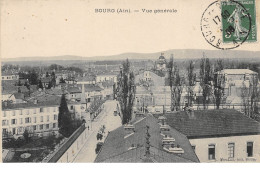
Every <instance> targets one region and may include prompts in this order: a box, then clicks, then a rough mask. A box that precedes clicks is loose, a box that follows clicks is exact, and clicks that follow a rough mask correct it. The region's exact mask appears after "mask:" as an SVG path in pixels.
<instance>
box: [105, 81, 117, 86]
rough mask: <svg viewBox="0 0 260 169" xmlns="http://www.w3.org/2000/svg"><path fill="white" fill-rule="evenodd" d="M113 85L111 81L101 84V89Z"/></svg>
mask: <svg viewBox="0 0 260 169" xmlns="http://www.w3.org/2000/svg"><path fill="white" fill-rule="evenodd" d="M114 84H115V83H114V82H113V81H105V82H102V86H103V87H112V86H113V85H114Z"/></svg>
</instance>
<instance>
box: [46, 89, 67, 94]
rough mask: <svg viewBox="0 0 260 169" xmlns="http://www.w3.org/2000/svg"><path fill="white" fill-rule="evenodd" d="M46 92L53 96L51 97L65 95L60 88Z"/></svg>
mask: <svg viewBox="0 0 260 169" xmlns="http://www.w3.org/2000/svg"><path fill="white" fill-rule="evenodd" d="M45 92H46V93H47V94H51V95H62V94H63V91H62V90H61V89H58V88H54V89H47V90H45Z"/></svg>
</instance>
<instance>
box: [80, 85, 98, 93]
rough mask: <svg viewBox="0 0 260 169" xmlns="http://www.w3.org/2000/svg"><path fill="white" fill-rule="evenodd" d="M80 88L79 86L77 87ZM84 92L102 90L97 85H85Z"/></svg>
mask: <svg viewBox="0 0 260 169" xmlns="http://www.w3.org/2000/svg"><path fill="white" fill-rule="evenodd" d="M78 86H79V87H80V88H81V85H78ZM84 87H85V92H93V91H102V90H103V89H102V88H101V87H99V86H97V85H93V84H85V85H84Z"/></svg>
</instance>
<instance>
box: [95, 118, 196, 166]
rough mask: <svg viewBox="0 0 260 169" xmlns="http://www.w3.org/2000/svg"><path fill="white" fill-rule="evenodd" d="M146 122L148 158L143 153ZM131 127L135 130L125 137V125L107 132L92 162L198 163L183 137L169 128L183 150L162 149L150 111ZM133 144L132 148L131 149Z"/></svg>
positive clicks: (160, 139)
mask: <svg viewBox="0 0 260 169" xmlns="http://www.w3.org/2000/svg"><path fill="white" fill-rule="evenodd" d="M147 125H148V126H149V134H150V136H151V137H150V154H151V155H150V158H149V159H147V158H146V156H145V149H146V148H145V146H146V138H145V135H146V126H147ZM134 126H135V132H134V134H133V135H131V136H129V137H124V136H125V129H124V126H121V127H119V128H117V129H116V130H114V131H112V132H110V133H109V134H108V136H107V138H106V140H105V142H104V145H103V146H102V149H101V151H100V153H99V154H98V156H97V157H96V160H95V162H199V160H198V158H197V156H196V154H195V153H194V151H193V149H192V147H191V145H190V143H189V141H188V139H187V138H186V136H184V135H183V134H181V133H179V132H178V131H176V130H175V129H171V130H170V135H171V136H172V137H174V138H175V143H176V144H178V145H180V147H181V148H182V149H183V150H184V153H183V154H180V155H177V154H173V153H168V152H167V151H165V150H163V146H162V138H163V136H162V135H161V134H160V125H159V124H158V120H157V119H156V118H154V117H153V116H152V115H151V114H148V115H147V116H146V117H145V118H144V119H142V120H140V121H136V122H135V123H134ZM132 145H135V147H134V148H130V147H131V146H132ZM129 148H130V149H129Z"/></svg>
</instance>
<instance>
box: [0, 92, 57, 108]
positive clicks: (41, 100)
mask: <svg viewBox="0 0 260 169" xmlns="http://www.w3.org/2000/svg"><path fill="white" fill-rule="evenodd" d="M35 99H37V100H38V102H37V103H36V104H35V103H34V100H35ZM58 105H60V97H58V96H51V95H43V96H41V97H37V98H31V99H30V100H29V101H28V102H27V103H17V104H11V103H9V104H7V105H5V104H2V110H10V109H23V108H32V107H47V106H58Z"/></svg>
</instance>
